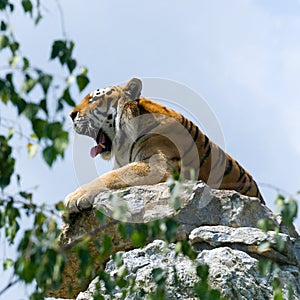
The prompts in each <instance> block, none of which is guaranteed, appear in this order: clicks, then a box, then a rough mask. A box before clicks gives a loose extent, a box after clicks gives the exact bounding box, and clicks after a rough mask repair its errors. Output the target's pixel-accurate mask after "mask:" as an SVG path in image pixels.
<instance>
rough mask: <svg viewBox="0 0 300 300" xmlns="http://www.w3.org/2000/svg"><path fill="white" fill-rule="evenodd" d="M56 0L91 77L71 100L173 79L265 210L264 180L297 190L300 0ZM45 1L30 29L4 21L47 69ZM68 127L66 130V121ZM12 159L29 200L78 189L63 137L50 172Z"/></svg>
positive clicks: (100, 166) (57, 22)
mask: <svg viewBox="0 0 300 300" xmlns="http://www.w3.org/2000/svg"><path fill="white" fill-rule="evenodd" d="M59 2H60V4H61V7H62V10H63V14H64V18H63V20H64V27H65V31H66V34H67V36H68V37H69V38H71V39H73V40H74V41H75V45H76V46H75V50H74V51H75V56H76V58H77V59H78V61H79V62H80V63H81V64H82V65H85V66H87V67H88V69H89V77H90V80H91V81H90V84H89V86H88V88H87V89H86V90H85V92H84V93H83V94H79V93H77V94H75V96H76V99H77V102H80V101H81V98H83V96H84V94H85V93H87V92H90V91H92V90H94V89H96V88H104V87H107V86H110V85H114V84H117V83H121V82H125V81H127V80H129V79H130V78H132V77H139V78H148V77H155V78H165V79H169V80H174V81H177V82H179V83H181V84H183V85H185V86H187V87H189V88H190V89H192V90H193V91H195V92H196V93H197V94H199V95H200V96H201V97H202V98H203V99H205V101H206V102H207V104H208V106H209V107H210V109H211V111H212V112H213V113H214V115H215V117H216V118H217V120H218V122H219V124H220V126H221V129H222V132H223V136H224V140H225V150H226V151H227V152H228V153H229V154H230V155H231V156H233V157H234V158H235V159H237V160H238V161H239V162H240V163H241V164H242V165H243V166H244V167H245V168H246V169H247V170H248V171H249V172H250V173H251V174H252V175H253V177H254V178H255V179H256V181H257V182H258V183H259V185H260V189H261V192H262V194H263V196H264V198H265V200H266V202H267V205H268V206H269V207H270V208H272V209H273V208H274V204H273V203H274V199H275V197H276V194H277V193H276V191H275V190H274V189H270V188H268V187H266V186H265V185H264V184H270V185H273V186H275V187H277V188H279V189H282V190H284V191H287V192H289V193H291V194H293V193H295V192H296V191H298V190H300V179H299V178H300V138H299V137H300V136H299V133H300V121H299V115H300V84H299V81H300V79H299V78H300V76H299V75H300V18H299V17H300V1H298V0H297V1H296V0H293V1H292V0H286V1H279V0H226V1H204V0H190V1H177V0H172V1H169V0H165V1H158V0H152V1H147V2H146V1H138V0H129V1H116V0H110V1H102V0H101V1H91V0H85V1H72V0H64V1H63V0H61V1H59ZM55 3H56V2H55V1H49V0H47V1H43V11H44V17H45V18H44V19H43V20H42V22H41V24H40V25H39V26H38V27H36V28H35V27H34V26H33V25H32V22H31V21H30V20H29V19H28V18H27V17H25V16H24V15H23V14H17V15H16V17H15V18H13V20H12V21H13V26H14V30H15V32H16V34H17V37H18V38H19V39H20V40H21V42H22V47H23V53H25V54H26V55H28V56H29V57H30V58H31V59H32V60H33V63H34V64H35V65H39V66H41V67H45V68H48V69H49V70H53V71H54V72H55V71H57V70H59V69H58V68H57V67H56V66H55V64H53V63H51V64H49V60H48V58H49V54H50V44H51V42H52V40H53V39H57V38H62V26H61V18H60V14H59V10H58V7H57V5H56V4H55ZM0 65H1V63H0ZM174 101H175V102H176V99H174ZM195 105H197V103H195ZM2 109H3V106H1V110H2ZM9 114H10V115H11V116H13V112H11V111H10V112H9ZM66 114H67V111H66ZM21 122H22V121H21ZM68 128H69V130H70V133H71V132H72V127H71V122H70V125H69V127H68ZM203 129H204V131H205V128H203ZM71 135H72V134H71ZM76 138H78V137H76ZM81 139H82V141H83V142H84V145H83V146H82V150H80V151H82V156H85V159H87V160H90V161H89V164H93V165H95V166H96V168H97V171H98V173H99V175H100V174H103V173H105V172H107V171H109V170H110V168H111V164H110V163H107V162H105V161H103V160H101V159H100V158H96V159H95V160H92V159H91V158H88V156H89V149H90V147H91V146H93V145H94V142H93V141H92V140H91V139H89V138H86V137H82V138H81ZM15 156H18V160H19V162H18V164H17V170H18V172H19V173H20V174H23V186H24V187H25V188H26V187H32V186H38V188H37V190H36V192H35V200H36V201H37V202H47V203H49V204H52V203H55V202H57V201H59V200H63V199H64V198H65V196H66V195H67V194H68V193H70V192H72V191H74V190H75V189H76V188H77V187H78V181H77V177H76V174H75V172H74V160H73V144H72V143H71V144H70V146H69V148H68V150H67V152H66V155H65V159H64V160H63V161H59V162H58V163H56V164H55V165H54V167H53V168H52V169H49V168H48V167H47V166H46V165H45V164H44V163H43V162H42V160H41V158H40V156H39V155H38V156H37V157H35V158H34V159H29V158H28V157H27V154H26V153H23V152H21V151H20V150H16V152H15ZM296 226H297V228H298V229H299V228H300V221H299V218H298V221H297V222H296ZM16 292H17V293H18V295H19V298H20V299H21V298H22V296H23V295H24V291H23V290H22V288H21V287H18V288H17V291H16V289H15V290H13V289H12V291H10V292H9V293H7V295H6V299H16ZM9 297H11V298H9ZM23 299H26V296H24V297H23Z"/></svg>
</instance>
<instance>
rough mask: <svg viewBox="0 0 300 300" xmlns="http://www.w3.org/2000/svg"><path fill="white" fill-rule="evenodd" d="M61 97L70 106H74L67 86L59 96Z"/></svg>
mask: <svg viewBox="0 0 300 300" xmlns="http://www.w3.org/2000/svg"><path fill="white" fill-rule="evenodd" d="M61 99H62V100H64V101H65V102H66V103H67V104H69V105H70V106H75V105H76V104H75V102H74V100H73V99H72V97H71V94H70V91H69V88H66V89H65V90H64V92H63V94H62V96H61Z"/></svg>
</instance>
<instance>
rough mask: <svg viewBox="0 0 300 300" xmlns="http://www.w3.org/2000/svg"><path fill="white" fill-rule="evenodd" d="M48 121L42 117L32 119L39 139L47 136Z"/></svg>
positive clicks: (33, 127)
mask: <svg viewBox="0 0 300 300" xmlns="http://www.w3.org/2000/svg"><path fill="white" fill-rule="evenodd" d="M47 125H48V122H47V121H45V120H42V119H34V120H32V129H33V131H34V133H35V134H36V135H37V137H38V138H39V139H41V138H42V137H45V136H46V128H47Z"/></svg>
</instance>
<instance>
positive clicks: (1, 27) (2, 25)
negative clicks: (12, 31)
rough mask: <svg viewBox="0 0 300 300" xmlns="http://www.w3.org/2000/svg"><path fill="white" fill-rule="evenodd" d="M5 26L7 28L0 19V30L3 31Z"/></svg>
mask: <svg viewBox="0 0 300 300" xmlns="http://www.w3.org/2000/svg"><path fill="white" fill-rule="evenodd" d="M6 28H7V25H6V23H4V22H3V21H1V24H0V30H1V31H5V30H6Z"/></svg>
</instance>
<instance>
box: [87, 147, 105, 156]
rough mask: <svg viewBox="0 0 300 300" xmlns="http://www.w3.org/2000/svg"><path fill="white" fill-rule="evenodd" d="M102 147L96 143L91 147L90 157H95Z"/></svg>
mask: <svg viewBox="0 0 300 300" xmlns="http://www.w3.org/2000/svg"><path fill="white" fill-rule="evenodd" d="M102 149H103V148H102V147H101V146H100V145H97V146H95V147H92V149H91V151H90V155H91V157H92V158H94V157H96V156H97V155H98V154H100V153H101V150H102Z"/></svg>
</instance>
